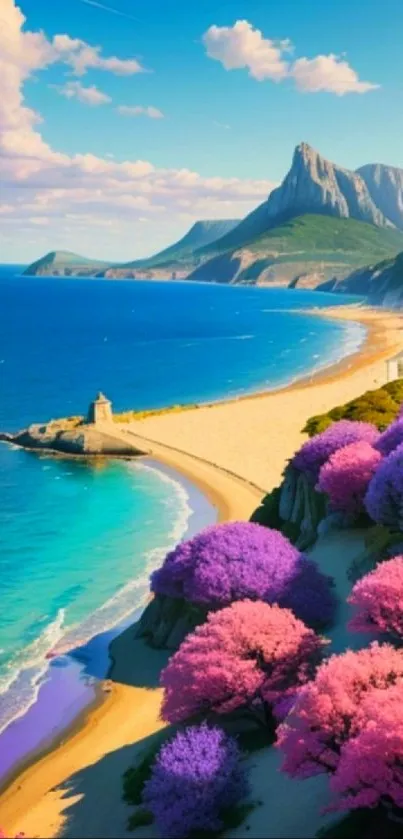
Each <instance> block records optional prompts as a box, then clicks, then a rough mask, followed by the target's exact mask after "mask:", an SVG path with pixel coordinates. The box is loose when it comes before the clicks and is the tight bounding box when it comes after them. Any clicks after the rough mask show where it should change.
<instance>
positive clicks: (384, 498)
mask: <svg viewBox="0 0 403 839" xmlns="http://www.w3.org/2000/svg"><path fill="white" fill-rule="evenodd" d="M364 504H365V508H366V510H367V513H368V515H369V516H370V517H371V519H373V521H375V522H377V524H382V525H384V526H386V527H388V528H390V529H391V530H395V531H401V530H403V443H402V444H401V445H400V446H398V447H397V449H395V450H394V451H393V452H392V453H391V454H390V455H388V457H385V458H384V460H383V461H382V463H380V465H379V466H378V469H377V470H376V472H375V474H374V476H373V478H372V480H371V481H370V484H369V486H368V490H367V493H366V496H365V500H364Z"/></svg>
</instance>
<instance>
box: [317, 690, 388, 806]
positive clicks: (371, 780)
mask: <svg viewBox="0 0 403 839" xmlns="http://www.w3.org/2000/svg"><path fill="white" fill-rule="evenodd" d="M357 728H358V733H357V734H356V735H355V736H352V737H351V738H350V739H348V740H347V742H346V743H345V744H344V745H343V747H342V749H341V754H340V760H339V764H338V766H337V770H336V772H335V774H334V775H333V776H332V778H331V780H330V788H331V790H332V792H333V793H334V794H335V802H334V804H333V806H332V807H331V808H329V809H333V810H351V809H355V808H357V807H359V808H363V807H376V806H378V805H379V804H385V805H386V806H388V809H389V807H390V804H392V806H393V807H395V808H398V809H399V810H401V811H403V765H402V763H403V761H402V756H403V684H402V683H401V682H400V683H398V684H396V685H394V686H392V687H388V688H387V689H386V690H376V689H375V690H373V691H371V692H370V693H369V694H368V696H367V697H366V698H365V700H364V701H363V703H362V705H361V707H360V708H359V712H358V718H357ZM400 815H401V813H400Z"/></svg>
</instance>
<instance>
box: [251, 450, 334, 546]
mask: <svg viewBox="0 0 403 839" xmlns="http://www.w3.org/2000/svg"><path fill="white" fill-rule="evenodd" d="M326 516H327V509H326V500H325V498H324V496H323V495H321V494H320V493H318V492H316V490H315V488H314V487H313V486H312V484H311V483H310V482H309V480H308V479H307V477H306V476H305V475H304V474H303V473H302V472H298V471H297V470H296V469H294V468H293V467H292V466H288V467H287V469H286V471H285V473H284V479H283V482H282V484H281V486H280V487H278V488H277V489H275V490H274V491H273V492H271V493H270V494H269V495H267V496H266V497H265V498H264V499H263V501H262V504H261V506H260V507H258V509H257V510H256V511H255V513H254V514H253V516H252V519H251V520H252V521H256V522H258V523H259V524H263V525H265V526H266V527H273V528H275V529H277V530H281V532H282V533H284V535H285V536H287V537H288V538H289V539H290V540H291V541H292V542H293V544H294V545H295V546H296V547H297V548H299V550H301V551H305V550H307V549H308V548H309V547H311V545H313V544H314V543H315V542H316V539H317V536H318V528H319V526H320V524H321V522H323V520H324V519H325V518H326Z"/></svg>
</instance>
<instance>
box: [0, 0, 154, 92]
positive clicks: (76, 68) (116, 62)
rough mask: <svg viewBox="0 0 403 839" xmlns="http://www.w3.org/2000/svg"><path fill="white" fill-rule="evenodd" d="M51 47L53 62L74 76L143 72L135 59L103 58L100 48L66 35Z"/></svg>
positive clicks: (56, 39)
mask: <svg viewBox="0 0 403 839" xmlns="http://www.w3.org/2000/svg"><path fill="white" fill-rule="evenodd" d="M6 1H7V0H6ZM52 47H53V49H54V55H55V58H54V60H55V61H63V62H64V63H65V64H68V65H70V67H71V68H72V70H73V73H74V75H75V76H83V75H84V74H85V73H86V72H87V70H89V69H96V70H108V71H109V72H110V73H114V74H115V75H117V76H132V75H134V74H135V73H144V72H145V69H144V67H142V66H141V64H140V63H139V61H137V59H136V58H125V59H122V58H116V56H112V57H111V58H103V56H102V55H101V47H93V46H90V44H87V43H86V42H85V41H81V40H80V39H79V38H70V37H69V36H68V35H55V37H54V38H53V42H52Z"/></svg>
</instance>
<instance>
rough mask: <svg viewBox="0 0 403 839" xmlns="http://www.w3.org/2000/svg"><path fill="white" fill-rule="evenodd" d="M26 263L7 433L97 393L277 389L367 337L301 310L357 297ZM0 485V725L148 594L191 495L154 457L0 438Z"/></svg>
mask: <svg viewBox="0 0 403 839" xmlns="http://www.w3.org/2000/svg"><path fill="white" fill-rule="evenodd" d="M19 273H20V269H18V268H17V267H16V266H15V267H12V266H2V267H0V430H8V431H11V430H16V429H18V428H22V427H24V426H26V425H27V424H29V423H31V422H37V421H46V420H48V419H50V418H55V417H58V416H66V415H69V414H79V413H84V412H85V411H86V410H87V406H88V403H89V401H90V400H91V399H92V398H94V396H95V394H96V392H97V391H98V390H102V391H104V392H105V393H106V394H107V396H108V397H109V398H110V399H111V400H112V401H113V405H114V408H115V409H116V410H125V409H130V408H153V407H161V406H166V405H171V404H179V403H193V402H202V401H213V400H218V399H221V398H228V397H231V396H237V395H242V394H245V393H248V392H252V391H257V390H265V389H269V388H273V387H276V386H279V385H283V384H285V383H288V382H290V381H292V380H294V379H296V378H298V377H301V376H303V375H305V374H306V373H308V372H310V371H314V370H316V369H318V368H320V367H323V366H326V365H328V364H330V363H332V362H334V361H335V360H337V359H339V358H341V357H342V356H343V355H345V354H346V353H348V352H351V351H353V350H354V349H356V348H357V347H358V346H359V344H360V343H361V341H362V339H363V334H364V333H363V328H362V327H361V326H359V325H356V324H352V323H343V322H337V321H331V320H327V319H322V318H315V317H314V316H310V315H306V314H300V313H298V311H297V310H298V309H301V308H304V309H305V308H309V307H313V306H315V307H322V306H326V305H329V304H331V305H335V304H338V303H346V302H350V300H351V298H348V299H347V298H345V297H343V298H339V297H337V296H332V295H323V294H319V293H315V292H308V291H293V292H290V291H284V290H278V289H273V290H266V289H254V288H250V289H249V288H232V287H226V286H211V285H199V284H190V283H179V282H178V283H171V282H138V281H120V282H118V281H106V280H88V279H80V280H78V279H67V278H63V279H57V278H53V279H52V278H42V277H21V276H20V275H19ZM289 310H295V312H293V311H291V312H290V311H289ZM0 493H1V503H0V602H1V611H0V699H1V702H0V731H1V730H2V728H3V729H4V728H5V727H6V726H7V724H8V723H9V722H10V720H11V719H12V718H13V717H16V716H18V715H21V713H22V712H23V711H24V710H25V709H26V707H28V705H29V704H32V702H33V701H34V699H35V697H36V695H37V689H38V685H40V684H41V680H43V678H44V675H45V673H46V669H47V666H48V662H47V659H46V654H47V653H49V651H50V650H54V649H55V648H60V647H62V648H63V647H69V646H74V645H75V644H77V643H82V642H83V641H85V640H86V639H88V638H90V637H92V636H93V635H95V634H97V633H98V632H101V631H103V630H105V629H107V628H108V627H110V626H113V625H114V624H116V623H117V622H119V621H120V620H121V619H122V618H123V617H124V616H125V615H127V614H129V613H130V612H132V611H133V610H134V609H135V608H137V607H139V606H140V605H141V603H143V602H144V599H145V597H146V593H147V580H148V575H149V573H150V570H151V569H152V568H153V567H156V566H157V565H158V564H159V563H160V561H161V558H162V557H163V555H164V554H165V552H166V551H167V549H168V548H170V547H172V546H173V545H174V544H175V542H176V541H178V540H179V539H180V538H181V537H182V536H183V534H184V533H185V532H186V529H187V524H188V521H189V516H190V515H191V504H190V501H189V495H188V493H187V492H186V489H185V487H184V486H183V484H182V483H181V482H180V481H177V480H176V479H175V477H172V476H170V475H167V474H166V473H165V472H162V471H160V470H159V469H158V467H157V466H156V465H152V464H149V463H145V464H144V463H128V462H119V461H110V462H108V463H106V464H105V465H103V466H101V467H100V466H99V465H98V466H96V465H94V464H91V463H84V462H78V461H77V462H74V461H68V460H54V459H51V458H46V457H38V456H37V455H34V454H32V453H28V452H24V451H22V450H18V449H16V448H13V447H10V446H6V445H2V444H0Z"/></svg>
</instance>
